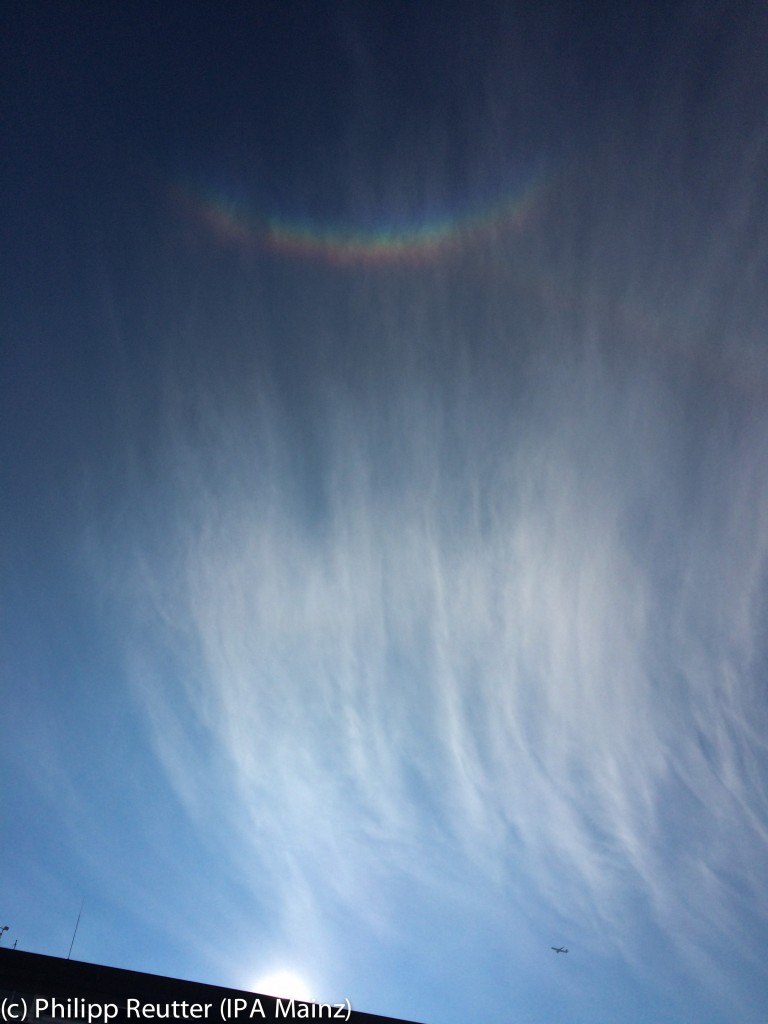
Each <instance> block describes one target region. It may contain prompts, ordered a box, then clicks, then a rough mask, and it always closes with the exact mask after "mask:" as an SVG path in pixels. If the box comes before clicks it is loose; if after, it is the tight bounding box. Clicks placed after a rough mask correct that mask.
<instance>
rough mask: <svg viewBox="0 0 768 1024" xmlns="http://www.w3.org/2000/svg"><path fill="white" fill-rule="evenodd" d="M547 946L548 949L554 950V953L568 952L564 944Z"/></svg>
mask: <svg viewBox="0 0 768 1024" xmlns="http://www.w3.org/2000/svg"><path fill="white" fill-rule="evenodd" d="M549 948H550V949H554V951H555V952H556V953H567V952H568V950H567V949H566V948H565V946H550V947H549Z"/></svg>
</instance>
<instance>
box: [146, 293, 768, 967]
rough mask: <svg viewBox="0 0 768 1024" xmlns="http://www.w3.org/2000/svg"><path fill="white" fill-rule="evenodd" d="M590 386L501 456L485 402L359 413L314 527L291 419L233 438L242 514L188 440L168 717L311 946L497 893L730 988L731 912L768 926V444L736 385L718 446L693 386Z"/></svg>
mask: <svg viewBox="0 0 768 1024" xmlns="http://www.w3.org/2000/svg"><path fill="white" fill-rule="evenodd" d="M393 301H396V296H393ZM500 315H503V314H502V313H501V311H500ZM451 340H452V342H453V343H460V339H456V338H454V339H451ZM561 354H562V353H561V352H560V350H558V349H557V348H553V349H552V350H551V356H552V358H553V366H554V365H556V363H554V360H556V359H557V357H558V356H559V355H561ZM569 361H570V363H571V365H570V366H569V367H568V369H567V372H561V371H558V370H557V369H555V368H552V369H547V370H546V373H544V371H541V370H537V371H535V372H534V375H533V376H532V377H531V378H530V380H532V381H533V384H532V386H531V398H530V401H529V410H528V411H529V412H531V413H532V414H533V415H532V416H531V417H530V419H528V420H527V421H524V420H522V419H521V418H520V417H519V415H518V413H517V411H515V410H514V409H512V410H509V411H504V410H502V409H494V415H495V417H496V421H495V438H494V443H493V445H492V444H491V443H490V441H489V439H488V437H487V436H486V427H487V422H488V419H487V417H486V416H485V415H484V414H483V412H482V410H483V401H484V396H483V395H482V394H474V393H473V391H472V386H471V384H466V385H464V386H462V388H461V389H460V393H459V397H458V398H457V397H456V392H455V390H454V391H453V392H451V391H450V387H449V385H450V382H446V381H441V380H439V379H438V380H437V381H434V380H431V381H429V383H428V384H427V382H426V381H425V380H421V381H419V380H418V379H410V380H407V381H406V380H404V381H403V382H402V384H401V385H399V386H395V387H394V388H391V389H390V390H389V391H388V393H387V402H388V404H389V407H390V411H389V412H388V413H387V414H386V415H385V416H384V415H382V412H381V408H382V407H381V405H379V404H378V403H376V402H372V403H366V402H359V401H357V400H353V399H352V398H350V397H349V396H348V395H345V394H344V393H341V394H339V393H334V391H333V388H330V389H329V394H328V396H327V397H326V399H325V401H324V402H323V403H321V404H319V405H317V406H316V407H315V409H314V412H313V415H314V417H315V419H314V421H313V431H314V438H315V447H316V452H315V457H316V459H317V465H316V466H314V467H313V470H312V471H313V472H314V473H316V474H317V477H318V478H319V479H320V480H321V481H322V486H319V487H318V489H317V491H316V492H315V493H313V494H312V495H311V496H310V497H309V498H307V496H306V494H304V496H303V497H302V494H303V492H302V488H303V486H304V485H303V482H302V480H301V479H300V478H299V477H300V470H299V469H298V468H297V460H296V457H295V453H293V452H291V450H290V447H291V441H290V439H289V437H288V436H286V435H281V431H280V426H279V424H280V423H285V422H286V416H287V415H289V414H287V413H286V411H285V410H270V402H272V401H273V396H271V395H270V393H269V392H267V391H265V392H264V393H261V394H260V395H259V397H258V402H257V403H256V405H257V407H258V408H259V409H260V410H261V412H260V413H259V414H258V415H256V416H255V417H254V416H253V415H252V414H250V413H248V414H243V418H242V423H241V424H239V425H238V423H237V421H236V420H235V422H234V427H233V417H232V414H231V413H230V412H226V413H224V412H223V410H222V411H221V413H220V412H219V410H217V409H215V408H209V410H208V412H207V413H206V416H207V422H206V435H207V436H208V437H209V438H210V439H211V441H210V451H213V452H215V461H216V464H217V466H218V473H217V475H216V486H215V487H212V486H210V485H209V484H208V482H207V480H208V479H209V476H208V474H209V464H208V461H207V456H205V455H203V456H201V457H200V458H199V459H198V457H197V454H196V452H195V450H194V447H193V446H192V445H190V444H189V442H188V438H187V436H186V433H185V432H186V426H185V424H184V423H183V422H181V421H179V422H177V423H176V425H175V427H174V429H173V431H172V432H171V436H170V439H169V442H168V448H167V471H168V473H169V474H170V476H171V478H172V479H175V481H176V482H177V483H178V484H179V493H181V494H182V495H183V500H182V501H180V502H179V503H178V506H177V507H176V508H175V509H174V510H173V516H172V518H171V519H170V520H169V522H168V524H167V527H166V529H167V533H168V538H169V540H170V541H172V542H173V543H171V544H169V545H168V550H169V551H170V552H171V554H170V555H169V556H167V557H165V558H164V559H163V558H159V559H158V560H157V561H156V562H155V563H154V564H153V565H152V566H151V567H150V566H149V565H148V563H147V562H146V561H145V563H144V569H143V571H142V572H141V573H139V575H138V578H137V579H136V580H135V595H134V596H135V597H136V598H138V599H142V600H143V599H146V600H148V601H149V608H150V613H149V615H148V617H149V618H153V617H156V619H157V621H158V622H159V623H161V628H159V629H157V630H155V637H154V640H155V642H156V643H157V644H158V647H159V648H164V649H166V650H167V649H170V651H171V654H172V661H173V664H174V665H175V673H174V679H173V681H172V682H170V681H168V680H167V678H164V679H163V680H162V681H161V679H160V678H159V677H160V675H162V673H156V674H155V676H154V677H153V678H151V679H150V680H149V683H148V685H147V686H146V687H145V689H144V690H143V691H142V692H143V693H144V694H145V696H146V700H147V710H148V712H149V714H150V717H151V720H152V721H153V722H154V726H155V735H156V740H157V744H158V749H159V751H160V755H161V757H162V759H163V762H164V763H165V765H166V767H167V769H168V772H169V777H170V779H171V781H172V783H173V785H174V786H175V787H176V790H177V792H178V794H179V797H180V798H181V799H182V800H183V801H184V803H185V805H186V806H187V807H188V809H189V811H190V813H191V814H192V815H193V816H194V817H195V818H196V819H197V820H198V821H199V822H200V823H201V824H206V823H210V821H211V820H215V821H218V822H219V823H220V826H221V827H220V829H219V832H220V834H221V835H222V836H223V837H226V840H225V843H226V845H227V846H228V847H230V850H231V856H232V860H233V861H234V862H237V863H238V866H239V870H241V871H242V872H243V874H244V875H245V876H247V875H249V874H250V875H251V876H252V877H253V878H254V880H255V877H256V875H257V874H260V873H261V872H265V873H266V876H267V877H268V878H269V885H271V886H273V887H274V897H273V898H274V901H275V904H276V905H277V906H279V907H281V908H283V910H282V912H283V913H284V915H285V917H284V920H285V923H286V926H289V927H290V928H305V927H306V926H307V921H308V920H310V919H311V915H313V914H314V915H315V916H316V919H317V920H318V921H319V920H321V919H322V917H323V915H324V914H327V913H328V907H329V906H336V907H337V908H340V907H345V908H348V909H350V908H351V909H353V910H354V911H355V912H356V913H362V914H364V913H365V912H366V911H367V912H368V913H369V914H370V916H371V918H372V921H373V923H374V924H376V925H377V926H378V927H380V928H384V929H385V931H386V930H387V929H390V928H391V927H392V926H393V921H394V918H395V916H396V913H397V908H392V907H391V905H388V899H387V893H388V892H390V891H391V889H392V886H393V885H394V882H395V880H396V879H397V878H398V877H401V876H402V877H414V878H417V879H420V882H421V884H423V885H424V886H434V887H436V888H438V889H439V888H444V889H445V890H446V892H448V893H452V894H453V898H455V899H460V898H461V897H460V892H461V889H462V887H463V886H465V885H466V881H467V879H468V878H473V877H477V874H478V872H479V873H480V876H481V877H485V878H486V879H489V880H490V882H489V884H492V885H494V886H496V887H497V889H498V891H499V892H500V893H503V894H504V898H508V899H510V900H511V901H512V903H513V904H514V903H515V902H518V903H519V904H521V905H524V904H525V903H526V902H527V900H528V896H527V895H526V890H527V889H528V887H530V886H532V887H533V888H534V889H535V890H536V891H537V893H538V895H539V897H540V898H543V899H544V900H547V901H548V902H549V903H550V906H551V910H552V912H554V913H557V914H558V915H559V916H560V919H561V920H562V921H564V922H566V923H567V924H568V925H569V926H570V927H571V928H572V929H576V928H579V929H582V928H583V927H584V922H585V921H586V922H591V924H590V926H589V934H588V939H587V941H590V942H592V943H596V942H597V933H598V931H600V932H601V933H602V934H603V936H604V937H607V939H606V941H609V942H610V944H611V945H612V946H613V947H614V948H617V949H619V950H622V951H623V952H624V954H625V956H627V957H629V956H630V950H631V947H632V945H633V943H635V942H636V941H637V938H638V933H637V928H638V927H640V925H639V924H638V920H639V921H641V922H645V923H644V924H643V925H642V927H651V928H653V929H658V931H659V932H660V933H665V932H666V933H667V937H668V940H669V942H670V944H671V945H672V946H673V947H676V948H677V944H678V941H679V939H678V938H677V937H676V936H677V935H678V933H679V932H680V922H684V929H683V932H684V940H685V943H686V944H689V943H691V942H692V941H695V943H696V945H697V948H698V949H699V950H700V953H699V957H700V959H699V960H698V962H696V963H694V964H693V965H692V967H693V969H694V970H695V972H696V973H697V974H699V975H700V976H701V977H700V980H702V978H703V976H704V972H705V971H706V975H707V976H708V977H709V976H712V977H715V978H716V976H717V972H716V970H715V965H714V963H713V959H712V958H710V957H708V956H707V948H708V942H709V940H708V936H711V935H712V934H713V933H714V934H716V935H718V936H723V937H725V936H727V937H728V940H729V941H732V940H738V937H739V935H740V932H741V928H740V923H739V918H738V913H734V911H733V905H734V904H733V898H732V891H731V890H732V888H733V887H734V886H735V887H736V888H737V889H738V890H739V891H741V892H743V893H744V894H745V897H746V898H747V899H748V900H749V901H752V903H753V905H759V904H762V903H763V902H764V897H763V896H762V895H761V865H760V863H759V858H758V856H757V855H756V854H755V855H752V854H750V853H749V851H750V850H754V849H755V848H756V847H755V842H757V844H758V848H759V846H760V845H761V844H762V843H764V841H765V837H766V836H765V833H766V820H767V819H768V816H767V815H766V806H765V778H764V764H765V762H764V760H763V758H764V753H765V751H764V743H763V742H762V741H760V740H759V736H760V729H759V728H758V727H757V725H756V723H757V722H759V721H761V720H762V719H763V718H764V712H763V711H762V709H761V705H760V703H759V700H758V694H757V692H756V683H755V677H754V670H755V665H756V664H757V663H758V661H759V659H760V657H761V651H760V649H759V646H758V642H757V640H756V637H757V636H759V630H758V619H759V615H760V610H761V601H762V600H763V599H764V598H763V591H762V587H763V578H764V576H763V574H764V569H765V562H766V554H767V553H768V552H767V551H766V538H767V537H768V531H767V530H766V525H768V524H766V522H765V515H764V513H761V511H760V510H761V509H764V508H766V507H768V503H766V501H765V498H766V497H768V496H767V495H765V484H764V482H763V481H764V480H765V479H766V475H765V473H764V469H765V465H764V462H765V459H764V452H765V451H766V447H765V444H766V441H768V437H766V433H767V431H766V424H765V422H764V420H763V419H762V418H760V416H759V415H758V414H757V413H756V411H755V410H754V409H749V408H747V409H746V410H745V409H744V408H743V407H741V410H740V411H739V412H737V413H736V414H735V415H736V417H737V419H739V420H740V422H739V423H738V430H739V432H740V436H739V438H738V445H737V447H736V452H735V454H734V453H733V448H732V443H731V440H730V439H729V437H728V436H727V432H726V431H725V429H724V427H723V424H724V422H725V418H726V416H727V415H729V414H730V412H729V410H730V407H731V405H733V404H735V401H736V398H737V397H738V396H737V392H738V389H737V388H736V387H735V386H733V385H732V382H731V381H728V380H726V381H725V382H724V383H723V387H722V391H721V393H720V395H719V396H718V397H717V401H718V402H719V406H716V407H715V409H714V410H713V416H712V418H711V421H710V422H711V424H712V425H711V427H710V428H709V429H707V428H706V427H705V429H704V430H703V432H702V433H701V435H700V436H699V437H692V436H690V435H689V434H688V433H687V432H686V427H685V426H684V424H683V423H682V422H681V420H680V419H679V417H677V415H676V412H675V402H676V400H677V398H678V397H679V396H677V395H676V394H675V386H674V383H670V382H669V381H668V380H667V379H666V378H665V377H664V375H663V372H661V370H663V368H664V361H663V360H661V361H660V364H661V370H660V369H659V366H657V365H654V362H653V360H647V359H646V360H639V361H638V364H637V365H638V371H639V372H638V373H637V375H636V376H634V377H631V376H628V375H626V374H619V373H615V372H614V371H613V370H612V369H611V368H610V366H609V365H608V361H607V360H605V359H602V358H601V357H600V356H599V355H595V354H594V353H593V354H592V355H589V354H584V355H582V356H581V357H580V358H579V359H578V360H573V359H572V358H571V359H570V360H569ZM542 362H543V361H542ZM537 373H538V374H539V376H538V377H537V376H536V374H537ZM729 389H730V390H729ZM445 396H449V397H445ZM451 422H454V423H456V422H458V423H459V424H460V429H458V428H456V435H457V436H458V437H460V439H461V443H460V444H458V445H457V446H455V447H453V448H451V447H449V446H448V445H447V444H446V434H447V433H448V432H449V430H448V427H447V425H448V424H450V423H451ZM275 424H277V425H278V426H274V425H275ZM252 428H253V429H252ZM499 439H501V443H500V444H499V443H498V441H499ZM691 445H695V447H696V449H697V451H698V456H697V459H696V461H695V464H693V465H691V463H690V460H689V461H688V462H686V458H685V456H686V450H687V449H689V448H690V446H691ZM685 466H687V468H686V472H688V473H689V477H688V478H685V477H683V478H679V477H678V476H676V473H677V472H678V471H679V470H680V468H681V467H685ZM174 467H176V469H175V470H174ZM178 467H181V468H180V469H179V468H178ZM691 476H694V477H697V479H692V478H691ZM691 495H693V496H691ZM313 502H314V505H313ZM149 659H150V662H151V655H150V656H149ZM135 675H136V676H137V677H138V678H139V680H141V678H144V679H147V675H146V672H145V670H138V671H137V672H136V673H135ZM150 694H151V697H150V696H149V695H150ZM190 736H195V737H197V738H198V739H194V740H193V739H190ZM198 741H199V743H200V746H199V748H197V749H196V747H197V744H198ZM254 884H255V882H254ZM702 887H703V888H704V889H705V890H706V894H707V895H706V898H705V899H702V898H701V891H702ZM318 893H320V894H322V895H318ZM302 894H303V895H302ZM363 908H366V911H364V910H363ZM638 908H639V910H638ZM638 915H639V917H638ZM677 953H678V954H679V955H680V956H681V957H682V956H683V951H682V950H681V949H679V948H677ZM686 955H687V954H686Z"/></svg>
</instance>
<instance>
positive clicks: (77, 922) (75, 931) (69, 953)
mask: <svg viewBox="0 0 768 1024" xmlns="http://www.w3.org/2000/svg"><path fill="white" fill-rule="evenodd" d="M84 906H85V897H83V901H82V903H81V904H80V913H79V914H78V915H77V921H75V930H74V931H73V932H72V941H71V942H70V944H69V952H68V953H67V960H69V958H70V957H71V956H72V947H73V946H74V944H75V936H76V935H77V929H78V927H79V925H80V914H82V912H83V907H84Z"/></svg>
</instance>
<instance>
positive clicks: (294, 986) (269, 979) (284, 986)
mask: <svg viewBox="0 0 768 1024" xmlns="http://www.w3.org/2000/svg"><path fill="white" fill-rule="evenodd" d="M251 987H252V988H253V991H254V992H257V993H259V994H261V995H267V996H280V997H282V998H283V999H300V1000H302V1001H304V1002H312V993H311V992H310V989H309V984H308V983H307V981H306V980H305V979H304V978H302V976H301V975H300V974H297V973H296V972H295V971H285V970H280V971H272V972H271V973H270V974H264V975H262V976H261V977H260V978H258V979H257V980H256V981H255V982H254V983H253V985H252V986H251Z"/></svg>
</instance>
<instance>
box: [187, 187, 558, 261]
mask: <svg viewBox="0 0 768 1024" xmlns="http://www.w3.org/2000/svg"><path fill="white" fill-rule="evenodd" d="M541 193H542V184H541V182H540V181H538V182H535V183H533V184H530V185H528V186H527V187H526V188H525V189H524V190H522V191H519V192H518V193H517V194H515V195H514V196H513V197H511V198H510V197H507V198H505V199H504V200H502V201H501V202H497V203H495V204H493V205H489V206H487V207H485V208H483V209H482V210H475V211H473V212H465V213H463V214H460V215H457V216H453V217H443V218H439V219H434V220H432V221H428V222H424V223H421V224H418V225H416V226H410V227H404V228H403V227H398V228H394V227H386V226H385V227H380V228H376V229H375V230H370V231H359V230H353V229H348V228H341V227H337V226H320V225H317V224H311V223H309V222H306V221H299V220H294V221H291V220H288V219H283V218H278V217H266V218H262V219H259V218H256V217H253V216H252V215H251V214H250V213H249V212H248V211H247V210H245V208H244V207H243V206H242V205H238V204H236V203H233V202H231V201H227V200H226V199H223V198H222V197H221V196H216V195H211V194H206V193H204V192H201V191H199V190H197V189H194V188H190V187H189V186H185V187H178V188H176V189H174V192H173V194H174V198H175V199H176V200H177V202H179V204H180V205H181V206H182V207H183V209H184V210H185V212H186V213H187V215H189V216H192V217H193V218H194V219H195V220H196V221H197V222H198V223H200V224H202V225H203V226H204V228H205V229H207V230H208V231H209V232H210V233H211V234H212V235H213V237H215V238H216V239H217V240H218V241H219V242H220V243H223V244H225V245H231V246H236V247H242V248H248V249H262V250H264V251H268V252H275V253H282V254H284V255H287V256H292V257H298V258H302V259H310V260H321V261H323V262H325V263H329V264H333V265H337V266H360V265H372V266H382V265H388V264H425V263H430V262H433V261H435V260H437V259H440V258H442V257H445V256H447V255H450V254H451V253H455V252H457V251H460V250H461V249H463V248H465V247H467V246H469V245H471V244H473V243H476V242H478V241H481V240H482V239H483V238H484V237H487V236H489V235H494V234H495V233H497V232H499V231H502V230H510V229H512V230H514V229H517V228H519V227H521V226H522V225H523V224H524V223H525V222H526V221H527V220H528V218H529V217H530V214H531V211H532V209H533V207H534V205H535V203H536V201H537V199H538V198H539V197H540V195H541Z"/></svg>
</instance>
